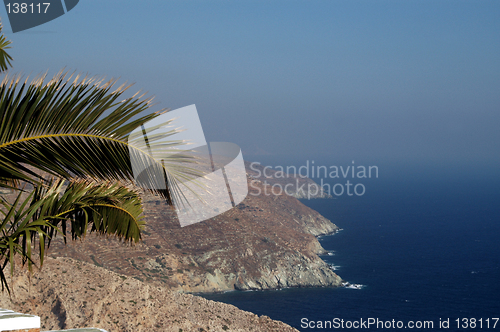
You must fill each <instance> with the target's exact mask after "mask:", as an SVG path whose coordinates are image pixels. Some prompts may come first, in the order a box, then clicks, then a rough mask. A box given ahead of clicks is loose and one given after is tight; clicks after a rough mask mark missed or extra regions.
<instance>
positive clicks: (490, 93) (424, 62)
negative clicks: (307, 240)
mask: <svg viewBox="0 0 500 332" xmlns="http://www.w3.org/2000/svg"><path fill="white" fill-rule="evenodd" d="M0 16H1V17H2V19H3V23H4V33H5V35H6V37H7V38H8V39H10V40H12V49H11V50H10V54H11V55H12V56H13V58H14V61H13V69H11V70H10V71H9V73H12V74H13V73H19V72H22V73H24V74H25V75H28V74H32V75H34V74H38V73H43V72H45V71H47V70H48V71H49V73H50V74H54V73H56V72H58V71H59V70H61V69H62V68H64V67H66V68H67V69H68V70H69V71H74V70H76V71H77V72H83V73H89V74H91V75H98V76H106V77H108V78H111V77H120V81H125V80H126V81H129V82H135V85H134V88H133V89H134V90H139V89H142V90H144V91H149V94H150V95H155V96H156V98H155V100H156V101H157V102H159V105H157V106H155V108H154V109H153V110H158V109H160V108H171V109H176V108H180V107H183V106H187V105H191V104H196V106H197V109H198V112H199V115H200V119H201V122H202V125H203V129H204V132H205V136H206V138H207V140H208V141H229V142H234V143H236V144H238V145H239V146H241V147H242V149H243V152H244V157H245V159H246V160H258V159H259V158H267V157H266V156H273V157H276V158H279V157H280V156H283V158H284V159H286V158H289V159H293V158H295V159H303V160H304V161H305V160H312V159H315V158H320V159H321V158H322V159H327V158H330V159H332V160H339V162H345V161H349V160H356V161H358V160H359V161H360V162H364V163H371V164H381V163H391V162H402V163H408V164H410V163H412V162H417V163H419V162H420V163H425V164H436V165H438V164H439V165H443V166H446V165H450V166H451V165H453V164H457V163H458V164H467V165H468V164H470V165H473V164H475V163H477V164H486V165H490V166H492V165H493V166H494V165H498V163H499V161H500V156H499V154H498V151H499V150H500V149H499V147H500V146H499V143H500V130H498V127H499V124H500V112H498V107H499V105H500V94H499V91H500V90H499V88H500V62H499V61H498V59H500V21H499V20H498V17H500V3H499V2H497V1H481V2H477V1H404V2H401V1H377V2H372V1H273V2H265V1H237V2H235V1H189V2H187V1H140V2H139V1H111V0H109V1H108V0H102V1H80V3H79V4H78V6H76V7H75V8H74V9H73V10H72V11H71V12H68V13H67V14H65V15H63V16H62V17H60V18H58V19H56V20H54V21H51V22H48V23H46V24H44V25H41V26H39V27H36V28H33V29H30V30H27V31H24V32H19V33H16V34H13V33H12V30H11V29H10V26H9V24H8V18H7V14H6V11H5V8H4V7H2V9H1V12H0Z"/></svg>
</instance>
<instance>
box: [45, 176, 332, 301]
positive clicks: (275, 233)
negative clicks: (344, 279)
mask: <svg viewBox="0 0 500 332" xmlns="http://www.w3.org/2000/svg"><path fill="white" fill-rule="evenodd" d="M248 181H249V191H250V193H249V195H248V197H247V198H246V199H245V200H244V201H243V202H242V203H241V204H239V205H238V206H237V207H236V208H233V209H231V210H229V211H227V212H225V213H223V214H221V215H219V216H217V217H215V218H212V219H209V220H206V221H204V222H201V223H197V224H194V225H191V226H187V227H183V228H181V227H180V226H179V224H178V221H177V220H176V216H175V213H174V212H173V211H172V210H171V209H170V208H169V207H168V206H166V205H165V204H164V202H163V201H161V200H160V199H159V198H157V197H155V196H152V195H145V196H144V202H145V203H144V204H145V214H146V221H147V227H146V229H145V231H144V236H143V241H142V242H141V243H140V244H138V245H135V246H134V247H129V246H126V245H123V244H120V243H118V242H116V241H114V240H109V239H105V238H99V237H96V236H94V235H90V236H87V238H86V239H85V240H84V241H82V242H70V241H68V245H66V246H65V245H63V244H62V241H61V239H59V240H58V241H56V242H55V243H54V244H53V246H51V249H50V254H51V255H52V256H53V257H61V256H62V257H72V258H75V259H78V260H82V261H87V262H90V263H93V264H95V265H98V266H102V267H105V268H106V269H109V270H111V271H115V272H118V273H120V274H123V275H126V276H129V277H133V278H136V279H138V280H143V281H148V282H150V283H152V284H154V285H165V286H168V287H169V288H171V289H175V290H179V291H184V292H213V291H226V290H234V289H241V290H246V289H273V288H281V287H305V286H339V285H340V283H341V278H340V277H339V276H337V275H336V274H335V273H334V272H333V271H332V270H331V269H330V267H329V266H328V265H327V264H326V263H325V262H323V261H322V260H321V259H320V258H319V257H318V254H319V253H322V252H323V251H324V250H323V248H322V247H321V245H320V244H319V242H318V241H317V239H316V238H315V236H317V235H322V234H329V233H333V232H335V231H336V230H337V229H338V228H337V226H335V225H334V224H332V223H331V222H330V221H329V220H327V219H325V218H324V217H322V216H321V215H320V214H319V213H317V212H316V211H313V210H311V209H309V208H308V207H306V206H305V205H303V204H302V203H300V202H299V201H298V200H297V199H296V198H294V197H290V196H288V195H286V194H284V193H282V194H281V195H275V194H274V193H272V192H271V189H272V188H271V186H270V185H266V184H264V183H263V182H261V181H259V180H256V179H255V178H254V177H253V176H251V175H249V176H248Z"/></svg>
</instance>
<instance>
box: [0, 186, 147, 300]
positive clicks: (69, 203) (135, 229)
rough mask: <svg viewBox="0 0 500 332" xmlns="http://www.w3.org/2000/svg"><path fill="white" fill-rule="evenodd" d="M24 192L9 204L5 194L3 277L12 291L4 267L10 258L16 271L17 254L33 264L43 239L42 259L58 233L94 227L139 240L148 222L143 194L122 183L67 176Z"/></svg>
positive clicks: (76, 234) (0, 252) (0, 249)
mask: <svg viewBox="0 0 500 332" xmlns="http://www.w3.org/2000/svg"><path fill="white" fill-rule="evenodd" d="M22 195H23V192H20V193H19V194H18V196H17V197H16V199H15V201H14V202H13V203H12V204H10V203H8V202H7V201H4V200H1V201H0V204H1V205H2V206H3V209H1V210H0V211H1V214H2V215H3V218H2V221H1V223H0V232H1V236H0V259H1V260H2V261H0V280H1V284H2V290H4V289H5V288H6V289H7V290H8V291H9V292H10V290H9V288H8V284H7V281H6V276H5V275H4V272H3V270H4V268H5V267H6V266H7V264H8V263H10V267H11V274H12V273H13V271H14V256H15V255H16V254H17V255H20V256H21V258H22V263H23V265H24V264H26V263H27V264H28V268H29V270H30V271H31V270H32V265H33V260H34V259H33V249H34V248H35V247H36V243H38V246H37V247H38V253H39V259H40V265H43V258H44V256H45V250H46V248H48V247H49V246H50V243H51V241H52V239H53V238H54V237H55V236H56V235H57V233H59V232H60V233H62V235H63V236H64V240H65V241H66V233H67V232H68V231H69V232H70V233H71V238H72V239H74V240H75V239H78V238H83V237H85V235H86V234H87V233H89V232H96V233H98V234H100V235H107V236H116V237H117V238H119V239H121V240H124V241H128V242H138V241H139V240H140V239H141V230H142V228H143V227H144V224H145V223H144V220H143V215H142V206H141V198H140V196H139V194H138V193H137V192H135V191H133V190H130V189H128V188H127V187H125V186H123V185H119V184H110V183H101V184H96V183H92V182H89V181H84V180H79V181H75V182H72V183H70V184H69V185H68V186H66V187H65V186H64V181H63V180H58V181H55V182H53V183H51V184H50V186H49V187H46V186H38V187H36V188H35V189H34V190H33V191H32V192H31V193H29V194H28V195H27V197H26V198H24V199H23V198H22Z"/></svg>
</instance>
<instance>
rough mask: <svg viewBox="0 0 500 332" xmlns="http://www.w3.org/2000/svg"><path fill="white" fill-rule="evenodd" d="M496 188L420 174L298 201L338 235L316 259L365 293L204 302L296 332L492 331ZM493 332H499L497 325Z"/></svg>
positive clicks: (497, 274) (499, 253)
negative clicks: (357, 327) (359, 327)
mask: <svg viewBox="0 0 500 332" xmlns="http://www.w3.org/2000/svg"><path fill="white" fill-rule="evenodd" d="M498 180H499V178H498V175H497V173H492V174H491V175H488V174H481V175H480V176H476V177H471V176H460V174H455V175H453V176H444V177H443V176H437V175H436V174H420V175H419V176H416V177H412V178H409V179H403V178H400V179H392V180H382V179H377V181H372V182H370V185H367V193H366V194H365V195H364V196H360V197H357V196H353V197H348V196H345V195H344V196H340V197H338V198H337V199H333V200H310V201H303V203H304V204H306V205H308V206H309V207H311V208H313V209H315V210H317V211H318V212H320V213H321V214H322V215H324V216H325V217H327V218H329V219H330V220H332V221H333V222H334V223H335V224H337V225H338V226H339V227H341V228H342V229H343V230H342V231H341V232H339V233H338V234H335V235H332V236H324V237H321V238H320V239H319V241H320V242H321V244H322V246H323V247H324V248H325V249H327V250H331V251H333V253H334V255H332V256H324V257H322V258H323V259H324V260H325V261H326V262H328V263H331V264H333V265H335V266H338V270H337V271H336V272H337V273H338V274H339V275H340V276H341V277H342V278H343V279H344V280H346V281H349V282H351V283H357V284H363V285H364V287H363V288H362V289H360V290H356V289H346V288H301V289H283V290H277V291H253V292H228V293H224V294H211V295H205V297H206V298H209V299H213V300H216V301H221V302H226V303H230V304H233V305H235V306H237V307H238V308H240V309H243V310H247V311H251V312H253V313H256V314H259V315H267V316H269V317H271V318H273V319H277V320H281V321H284V322H286V323H288V324H289V325H291V326H293V327H295V328H297V329H299V330H300V331H310V330H314V329H312V328H311V326H312V325H307V327H306V325H305V323H304V322H307V323H308V324H309V323H310V322H311V321H312V322H313V325H314V326H317V325H318V323H317V322H318V321H322V322H323V321H332V320H334V319H337V320H336V321H337V322H340V321H339V320H340V319H343V320H344V321H345V322H346V321H350V322H355V321H357V322H359V321H360V320H365V321H366V320H368V319H369V318H373V319H377V318H378V319H379V321H382V322H386V321H392V320H393V319H394V320H395V322H398V321H401V322H402V324H404V326H407V324H408V323H409V322H410V321H413V322H414V323H415V324H418V322H419V321H432V322H433V324H434V325H433V328H432V329H428V330H436V331H437V330H448V331H457V330H461V331H462V330H466V329H464V327H465V325H466V323H467V324H468V328H467V329H471V327H472V325H473V322H474V321H473V320H471V319H472V318H474V319H476V320H477V321H476V322H475V323H476V325H474V326H475V330H481V331H486V330H494V329H493V324H494V323H495V319H494V318H498V317H500V182H499V181H498ZM305 319H307V321H306V320H305ZM447 319H449V320H450V324H449V328H448V329H445V328H440V325H439V324H440V321H441V322H442V321H446V320H447ZM456 319H460V321H459V324H460V325H459V326H457V324H458V323H457V321H456ZM479 319H482V328H480V325H479V324H480V321H479ZM487 319H489V321H487ZM487 322H488V323H489V329H488V328H487ZM379 324H380V323H379ZM386 324H387V323H386ZM385 326H391V328H390V329H392V326H393V325H385ZM344 327H345V326H344ZM458 327H461V329H459V328H458ZM382 329H383V330H387V329H388V328H386V327H384V328H382V326H381V325H378V327H376V326H374V325H371V328H368V329H365V330H372V331H378V330H382ZM495 329H496V330H500V321H499V322H498V324H496V326H495ZM320 330H338V331H349V330H354V329H353V328H351V329H349V328H334V327H332V328H326V329H320ZM415 330H424V329H423V328H422V329H415Z"/></svg>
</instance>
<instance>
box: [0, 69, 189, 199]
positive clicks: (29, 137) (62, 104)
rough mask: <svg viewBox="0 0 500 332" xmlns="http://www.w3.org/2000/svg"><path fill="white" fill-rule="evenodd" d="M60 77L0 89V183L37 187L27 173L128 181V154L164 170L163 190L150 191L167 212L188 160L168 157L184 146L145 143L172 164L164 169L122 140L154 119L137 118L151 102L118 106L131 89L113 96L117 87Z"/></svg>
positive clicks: (160, 139)
mask: <svg viewBox="0 0 500 332" xmlns="http://www.w3.org/2000/svg"><path fill="white" fill-rule="evenodd" d="M66 76H67V74H66V73H60V74H59V75H57V76H56V77H54V78H53V79H52V80H50V81H49V82H48V83H47V84H43V81H44V80H45V77H41V78H39V79H35V80H33V81H32V82H31V83H29V84H28V83H27V81H24V82H23V83H22V82H20V77H18V76H14V77H6V78H5V79H4V81H3V82H2V84H0V181H3V183H5V184H6V183H8V180H10V181H12V180H23V181H28V182H31V183H37V181H41V179H40V178H39V177H38V175H37V173H36V172H35V171H33V169H32V168H30V167H28V166H31V167H35V168H37V169H39V170H42V171H44V172H48V173H50V174H52V175H54V176H59V177H64V178H66V179H71V178H73V177H75V176H76V177H81V178H92V179H103V180H123V179H127V180H132V179H133V178H134V174H133V170H132V166H131V161H130V160H131V155H130V154H131V152H130V151H133V153H134V154H136V155H140V156H141V158H142V159H141V158H136V160H144V161H147V164H148V165H150V164H151V163H153V164H155V165H156V167H160V168H162V169H163V170H164V172H165V174H166V175H167V176H165V178H164V179H165V181H166V182H167V183H165V184H164V186H163V187H148V188H149V189H151V190H152V191H154V192H155V193H158V194H160V195H161V196H163V197H164V198H165V199H166V200H167V201H168V202H169V203H170V204H173V197H174V196H176V195H179V194H178V193H175V191H176V190H177V189H176V186H175V183H176V181H178V179H179V174H184V176H191V175H190V171H189V169H187V168H185V167H182V166H179V163H181V164H183V163H185V162H187V161H188V160H187V159H189V158H185V157H182V156H180V155H179V151H178V150H175V149H173V147H175V146H176V145H179V144H183V142H179V141H165V138H167V137H169V136H171V135H173V134H175V133H176V131H175V130H167V131H165V132H162V133H161V134H158V135H156V136H154V137H151V138H150V141H151V142H152V144H156V145H155V149H163V150H164V151H166V152H168V153H169V155H170V156H172V157H171V158H172V159H171V160H169V162H166V163H161V162H160V161H158V160H157V159H155V158H153V156H151V155H148V153H147V150H145V149H143V147H142V146H135V145H134V143H133V142H134V140H130V141H129V140H128V135H129V133H131V132H132V131H133V130H134V129H136V128H137V127H139V126H140V125H141V124H142V123H145V122H147V121H149V120H151V119H154V118H155V117H157V116H158V115H160V114H161V111H160V112H156V113H151V114H147V115H142V116H140V115H141V114H144V112H145V111H146V110H147V109H148V108H149V107H150V106H151V102H152V99H151V98H146V99H143V95H141V96H139V95H137V94H136V95H135V96H133V97H131V98H127V99H125V100H122V101H119V98H120V96H121V95H122V94H123V93H124V92H125V91H126V90H127V89H128V88H129V87H130V85H122V86H120V87H118V88H117V89H115V90H111V89H112V87H113V86H114V84H115V83H116V81H115V80H110V81H107V82H102V81H98V80H97V79H95V78H87V77H84V78H82V79H80V78H79V77H78V76H77V77H76V78H74V79H72V76H71V75H70V76H69V77H68V78H66ZM161 125H162V126H167V125H168V123H165V124H161ZM169 151H170V152H169ZM176 165H177V166H176ZM146 175H147V174H146ZM150 175H151V176H153V174H152V173H151V174H150ZM145 181H146V182H155V181H158V179H151V178H147V179H145ZM173 184H174V185H173ZM159 188H160V189H159Z"/></svg>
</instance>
